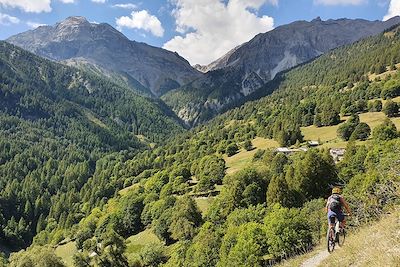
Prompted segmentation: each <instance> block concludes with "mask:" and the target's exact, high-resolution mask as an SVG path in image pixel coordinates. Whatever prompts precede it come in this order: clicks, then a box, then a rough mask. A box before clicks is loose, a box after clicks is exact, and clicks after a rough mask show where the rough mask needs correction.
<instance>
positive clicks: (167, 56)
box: [7, 17, 201, 96]
mask: <svg viewBox="0 0 400 267" xmlns="http://www.w3.org/2000/svg"><path fill="white" fill-rule="evenodd" d="M7 42H9V43H12V44H14V45H17V46H19V47H22V48H24V49H26V50H28V51H31V52H33V53H35V54H37V55H39V56H43V57H46V58H49V59H52V60H56V61H66V62H68V63H69V64H77V65H86V64H90V65H94V66H96V67H98V68H99V69H101V70H102V71H103V72H104V73H105V74H107V75H109V76H110V75H115V74H119V75H120V76H122V78H123V79H124V80H126V83H127V84H130V85H134V86H133V87H135V88H136V87H137V83H140V85H141V86H143V87H145V88H148V89H150V91H151V93H152V94H154V95H156V96H160V95H162V94H164V93H165V92H168V91H169V90H171V89H175V88H178V87H179V86H181V85H184V84H186V83H188V82H190V81H192V80H194V79H196V78H198V77H200V76H201V73H200V72H198V71H197V70H195V69H194V68H192V67H191V66H190V64H189V63H188V62H187V61H186V60H185V59H184V58H182V57H181V56H179V55H178V54H177V53H173V52H170V51H167V50H164V49H161V48H158V47H153V46H150V45H147V44H144V43H138V42H136V41H131V40H129V39H128V38H127V37H126V36H124V35H123V34H122V33H121V32H119V31H117V30H116V29H114V28H113V27H112V26H110V25H109V24H107V23H100V24H96V23H90V22H88V21H87V20H86V19H85V18H84V17H69V18H67V19H66V20H64V21H62V22H60V23H57V24H55V25H54V26H41V27H39V28H37V29H34V30H30V31H27V32H24V33H20V34H17V35H14V36H12V37H10V38H8V39H7ZM130 80H133V81H130ZM135 81H136V82H135ZM135 85H136V86H135Z"/></svg>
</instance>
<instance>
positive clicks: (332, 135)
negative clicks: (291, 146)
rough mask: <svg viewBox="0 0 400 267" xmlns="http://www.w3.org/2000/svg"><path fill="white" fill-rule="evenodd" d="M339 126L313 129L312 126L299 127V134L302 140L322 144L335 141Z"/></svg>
mask: <svg viewBox="0 0 400 267" xmlns="http://www.w3.org/2000/svg"><path fill="white" fill-rule="evenodd" d="M339 125H340V124H339ZM339 125H335V126H327V127H315V126H314V125H312V126H308V127H301V132H302V134H303V136H304V140H313V141H314V140H315V141H316V140H320V141H321V142H322V143H325V142H334V141H335V140H336V139H337V134H336V131H337V129H338V128H339Z"/></svg>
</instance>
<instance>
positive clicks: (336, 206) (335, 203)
mask: <svg viewBox="0 0 400 267" xmlns="http://www.w3.org/2000/svg"><path fill="white" fill-rule="evenodd" d="M341 208H342V203H341V202H340V195H337V194H333V195H332V196H331V198H330V201H329V209H330V210H331V211H334V212H338V211H340V209H341Z"/></svg>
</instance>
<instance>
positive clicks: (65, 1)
mask: <svg viewBox="0 0 400 267" xmlns="http://www.w3.org/2000/svg"><path fill="white" fill-rule="evenodd" d="M59 1H60V2H62V3H64V4H74V3H75V0H59Z"/></svg>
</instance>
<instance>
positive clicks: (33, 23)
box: [26, 21, 47, 29]
mask: <svg viewBox="0 0 400 267" xmlns="http://www.w3.org/2000/svg"><path fill="white" fill-rule="evenodd" d="M26 25H28V26H29V27H30V28H32V29H36V28H38V27H40V26H46V25H47V24H43V23H38V22H33V21H28V22H26Z"/></svg>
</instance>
